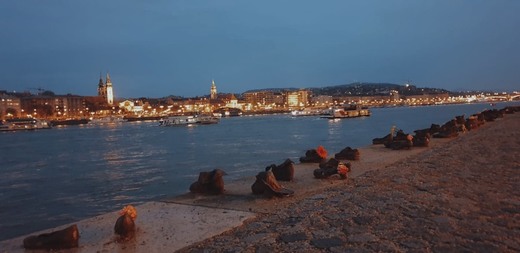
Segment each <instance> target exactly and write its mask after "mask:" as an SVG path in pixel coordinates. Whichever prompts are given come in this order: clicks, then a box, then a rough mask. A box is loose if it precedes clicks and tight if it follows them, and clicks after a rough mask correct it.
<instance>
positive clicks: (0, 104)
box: [0, 93, 21, 119]
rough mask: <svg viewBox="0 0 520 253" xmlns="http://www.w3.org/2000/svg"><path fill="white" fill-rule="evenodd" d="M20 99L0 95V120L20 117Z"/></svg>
mask: <svg viewBox="0 0 520 253" xmlns="http://www.w3.org/2000/svg"><path fill="white" fill-rule="evenodd" d="M20 113H21V106H20V98H17V97H14V96H10V95H7V94H2V93H0V119H6V118H9V117H15V118H16V117H20V115H21V114H20Z"/></svg>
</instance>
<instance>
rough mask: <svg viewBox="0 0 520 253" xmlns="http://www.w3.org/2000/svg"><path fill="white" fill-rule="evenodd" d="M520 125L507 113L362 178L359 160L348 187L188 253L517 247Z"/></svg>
mask: <svg viewBox="0 0 520 253" xmlns="http://www.w3.org/2000/svg"><path fill="white" fill-rule="evenodd" d="M518 129H520V114H519V113H516V114H514V115H506V116H505V118H501V119H499V120H497V121H496V122H489V123H486V124H485V125H484V126H482V127H481V128H479V129H477V130H475V131H470V132H468V133H465V134H463V135H461V136H459V137H458V138H455V139H452V140H450V141H448V142H449V143H442V144H441V145H434V146H432V147H431V148H428V149H427V150H423V152H419V153H417V154H413V155H410V156H408V157H402V156H403V155H404V156H406V155H409V153H407V152H409V151H398V152H395V151H394V153H393V154H394V155H395V156H396V157H399V158H396V160H393V161H388V160H386V158H383V159H382V160H381V163H380V164H379V166H376V167H373V168H375V170H372V171H367V172H366V173H364V174H361V175H357V176H356V174H355V172H356V171H355V169H356V168H357V167H356V165H354V173H353V174H354V175H353V176H354V177H353V178H350V179H349V182H348V183H347V184H345V185H339V184H336V185H335V186H334V187H329V188H326V189H323V190H322V191H321V192H319V193H316V194H309V195H307V196H305V197H304V198H303V199H300V200H298V201H297V202H293V203H290V204H289V205H287V206H286V207H283V208H280V209H278V210H277V211H276V212H272V213H268V214H263V215H261V216H259V217H257V218H256V219H254V220H252V221H249V222H248V223H247V224H246V225H244V226H241V227H239V228H235V229H233V230H232V231H229V232H226V233H224V234H222V235H220V236H218V237H213V238H210V239H208V240H206V241H204V242H201V243H199V244H197V245H193V246H191V247H188V248H184V249H182V250H181V251H180V252H319V251H327V252H328V251H331V252H345V251H348V252H374V251H383V252H408V251H417V252H462V251H469V252H518V251H520V240H519V239H518V238H520V219H519V218H520V216H519V215H520V189H519V188H518V182H520V173H519V170H520V162H519V161H518V157H520V131H518ZM435 144H439V143H438V142H436V143H435ZM366 154H367V152H366V150H365V152H362V157H363V159H366V158H367V156H366ZM384 161H385V162H384ZM358 166H360V164H358ZM272 202H276V200H272Z"/></svg>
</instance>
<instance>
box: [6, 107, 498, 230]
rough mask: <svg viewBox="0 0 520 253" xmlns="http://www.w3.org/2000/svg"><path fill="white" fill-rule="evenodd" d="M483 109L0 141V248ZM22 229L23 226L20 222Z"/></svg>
mask: <svg viewBox="0 0 520 253" xmlns="http://www.w3.org/2000/svg"><path fill="white" fill-rule="evenodd" d="M486 108H489V105H487V104H479V105H475V104H474V105H458V106H435V107H415V108H410V107H408V108H381V109H372V116H370V117H362V118H352V119H342V120H327V119H321V118H318V117H301V118H293V117H290V116H288V115H274V116H257V117H237V118H224V119H222V120H221V121H220V123H219V124H216V125H207V126H193V127H158V123H157V122H126V123H123V124H106V125H99V126H97V125H83V126H68V127H61V128H56V129H51V130H46V131H32V132H17V133H0V140H1V141H0V150H1V152H0V161H1V162H2V165H1V168H0V203H2V208H0V231H1V232H2V233H1V234H0V240H2V239H7V238H11V237H14V236H17V235H23V234H27V233H30V232H33V231H37V230H41V229H44V228H48V227H54V226H57V225H60V224H65V223H70V222H73V221H76V220H78V219H82V218H86V217H91V216H95V215H98V214H101V213H105V212H108V211H114V210H117V209H120V208H121V207H122V206H123V205H126V204H139V203H142V202H145V201H150V200H155V199H160V198H163V197H165V196H171V195H177V194H181V193H185V192H187V189H188V187H189V185H190V184H191V183H192V182H193V181H195V180H196V178H197V176H198V173H199V172H200V171H208V170H213V169H215V168H221V169H223V170H225V171H226V172H227V173H228V176H226V177H225V180H226V181H231V180H236V179H238V178H242V177H245V176H253V175H256V174H257V173H258V172H259V171H262V170H263V169H264V168H265V167H266V166H268V165H270V164H273V163H276V164H279V163H281V162H283V161H284V160H285V159H286V158H290V159H292V160H293V161H298V158H299V157H300V156H302V155H304V154H305V151H306V150H308V149H311V148H316V147H317V146H318V145H323V146H324V147H325V148H326V149H327V151H328V152H329V154H331V155H332V154H334V153H335V152H339V151H340V150H342V149H343V148H345V147H346V146H350V147H352V148H357V147H361V146H367V145H370V144H371V140H372V139H373V138H375V137H381V136H384V135H386V134H387V133H388V132H389V129H390V127H391V126H393V125H395V126H396V127H397V128H399V129H403V130H404V131H405V132H411V131H413V130H415V129H420V128H426V127H429V126H430V124H431V123H436V124H440V123H443V122H446V121H448V120H450V119H451V118H453V117H454V116H455V115H461V114H465V115H466V116H468V115H470V114H472V113H476V112H479V111H482V110H483V109H486ZM28 219H30V220H31V225H30V226H28V225H27V222H26V221H27V220H28Z"/></svg>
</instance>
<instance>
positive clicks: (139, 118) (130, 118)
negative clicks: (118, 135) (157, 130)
mask: <svg viewBox="0 0 520 253" xmlns="http://www.w3.org/2000/svg"><path fill="white" fill-rule="evenodd" d="M161 118H162V117H161V116H125V117H123V119H125V120H126V121H128V122H133V121H156V120H161Z"/></svg>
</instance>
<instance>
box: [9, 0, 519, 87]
mask: <svg viewBox="0 0 520 253" xmlns="http://www.w3.org/2000/svg"><path fill="white" fill-rule="evenodd" d="M0 7H1V8H0V35H1V37H2V42H1V43H2V47H0V55H2V60H0V90H8V91H13V90H15V91H19V92H22V91H25V90H29V89H34V88H43V89H46V90H52V91H54V92H56V93H57V94H67V93H71V94H78V95H85V96H87V95H96V93H97V91H96V84H97V83H98V80H99V76H98V73H99V72H110V75H111V78H112V82H113V85H114V87H115V88H114V89H115V96H116V97H163V96H168V95H177V96H183V97H193V96H203V95H208V94H209V93H210V90H209V86H210V85H211V81H212V80H215V83H216V85H217V86H218V90H219V92H223V93H242V92H245V91H247V90H251V89H265V88H289V87H296V88H310V87H323V86H334V85H341V84H348V83H352V82H388V83H396V84H404V83H407V82H411V83H412V84H414V85H417V86H420V87H432V88H441V89H447V90H452V91H458V90H496V91H513V90H518V88H519V86H520V85H519V80H520V72H519V71H517V70H516V68H517V66H519V65H520V34H519V33H518V32H517V31H516V30H517V29H516V26H517V24H519V23H520V17H518V15H517V14H516V13H517V12H518V11H519V10H520V2H518V1H508V0H497V1H469V0H468V1H457V2H453V1H424V2H411V1H348V2H347V1H331V2H327V3H321V4H317V3H314V2H311V1H298V2H292V1H290V2H274V1H272V2H271V1H267V2H265V1H264V2H251V3H244V2H238V1H236V2H235V1H218V2H215V1H201V2H168V1H164V2H163V1H161V2H154V3H147V2H138V1H130V2H128V1H125V2H123V1H110V2H104V1H103V2H102V1H89V2H80V1H67V2H46V3H43V2H40V1H14V0H7V1H2V2H1V3H0Z"/></svg>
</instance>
